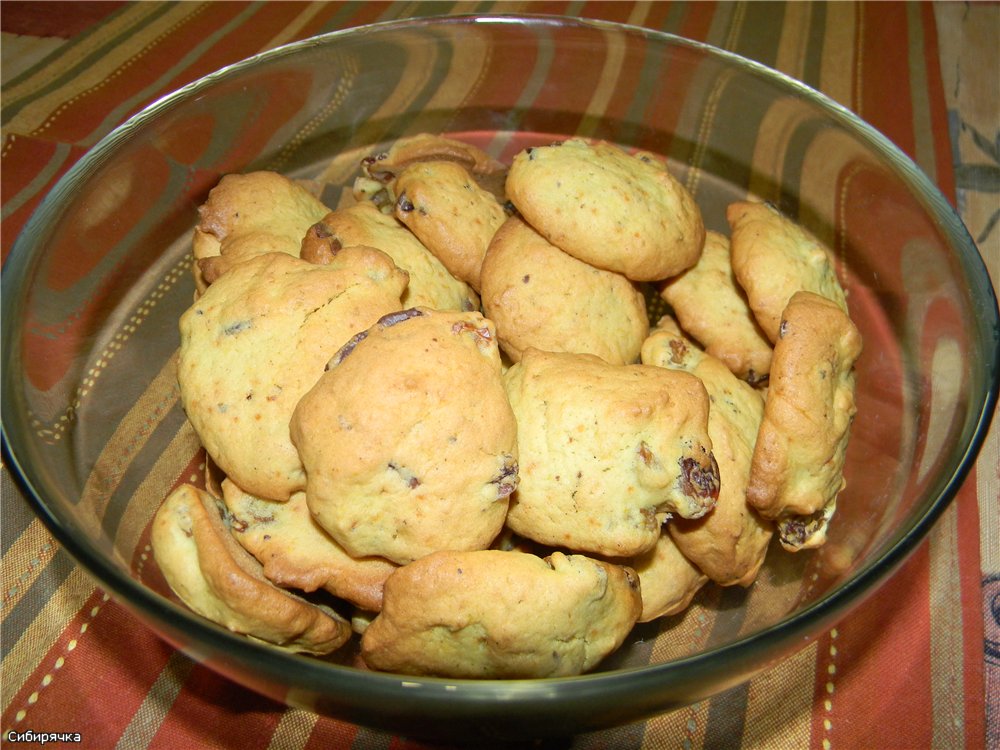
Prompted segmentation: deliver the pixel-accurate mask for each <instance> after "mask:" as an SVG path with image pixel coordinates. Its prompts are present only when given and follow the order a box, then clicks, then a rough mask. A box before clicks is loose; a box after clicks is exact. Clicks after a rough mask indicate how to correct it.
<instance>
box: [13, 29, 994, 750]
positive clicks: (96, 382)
mask: <svg viewBox="0 0 1000 750" xmlns="http://www.w3.org/2000/svg"><path fill="white" fill-rule="evenodd" d="M418 132H434V133H446V134H452V135H457V136H459V137H462V138H466V139H470V140H472V141H473V142H475V143H477V144H479V145H481V146H483V147H484V148H486V149H487V150H489V151H490V152H491V153H492V154H493V155H495V156H497V157H499V158H501V159H509V158H510V157H511V156H512V155H513V153H515V152H516V151H517V150H519V149H520V148H522V147H524V146H526V145H531V144H540V143H548V142H550V141H553V140H557V139H560V138H564V137H566V136H569V135H574V134H575V135H582V136H586V137H594V138H602V139H606V140H609V141H613V142H616V143H619V144H622V145H625V146H630V147H638V148H642V149H646V150H649V151H653V152H656V153H659V154H662V155H664V156H666V157H667V158H668V159H669V160H670V163H671V167H672V169H673V170H674V173H675V174H676V175H677V176H678V177H679V178H680V179H681V180H682V181H684V182H685V184H686V185H687V186H688V187H689V188H690V189H691V190H692V191H693V192H694V194H695V197H696V199H697V201H698V203H699V204H700V205H701V207H702V211H703V213H704V215H705V219H706V223H707V225H708V226H709V227H710V228H714V229H718V230H720V231H727V228H726V224H725V215H724V209H725V206H726V204H727V203H728V202H730V201H731V200H734V199H741V198H743V197H745V196H747V195H753V196H756V197H758V198H762V199H765V200H769V201H771V202H772V203H774V204H776V205H777V206H778V207H780V208H781V209H782V210H783V211H784V212H786V213H787V214H789V215H791V216H792V217H795V218H797V219H798V220H799V221H800V222H802V223H803V224H804V225H806V226H807V227H809V228H810V229H811V230H812V231H813V232H815V233H816V234H817V235H819V236H820V237H821V238H823V239H824V240H826V241H827V242H829V243H830V246H831V247H833V248H834V250H835V253H836V256H837V259H838V263H839V265H840V268H839V270H840V271H841V273H842V276H843V278H844V279H845V280H846V286H847V289H848V292H849V299H850V307H851V313H852V317H853V318H854V320H855V321H856V323H857V324H858V327H859V328H860V330H861V332H862V334H863V336H864V339H865V351H864V354H863V355H862V358H861V360H860V362H859V364H858V416H857V419H856V421H855V423H854V427H853V432H852V439H851V444H850V450H849V455H848V464H847V469H846V472H847V480H848V484H847V489H846V490H845V492H844V493H843V495H842V496H841V500H840V503H839V508H838V513H837V516H836V517H835V519H834V523H833V524H832V527H831V533H830V539H829V542H828V543H827V545H826V546H825V547H823V548H822V549H820V550H818V551H815V552H805V553H800V554H797V555H791V554H787V553H783V552H782V551H781V550H780V549H774V550H772V551H771V554H770V555H769V557H768V560H767V562H766V564H765V567H764V569H763V571H762V573H761V576H760V578H759V580H758V581H757V582H756V583H755V584H754V585H753V586H752V587H751V588H749V589H747V590H743V589H731V588H730V589H719V588H716V587H711V588H707V589H705V590H704V591H703V592H702V593H701V594H700V595H699V596H698V598H697V599H696V600H695V602H694V604H693V605H692V607H691V608H690V609H689V610H688V611H687V612H686V613H684V614H683V615H678V616H676V617H671V618H667V619H664V620H661V621H657V622H654V623H649V624H647V625H643V626H640V627H637V628H636V629H635V631H634V633H633V635H632V637H631V638H630V639H629V640H628V641H627V642H626V644H625V646H624V647H623V648H622V650H621V651H620V652H619V653H617V654H615V655H614V656H613V657H612V658H610V659H609V660H608V661H607V662H606V663H605V664H604V665H602V667H601V668H600V669H599V670H598V671H597V672H595V673H593V674H589V675H585V676H581V677H576V678H564V679H551V680H518V681H463V680H444V679H420V678H411V677H405V678H402V677H400V676H394V675H391V674H376V673H372V672H369V671H365V670H364V669H361V668H359V666H358V664H357V661H356V653H354V652H350V651H349V652H347V653H345V654H342V655H339V656H338V657H336V658H335V659H333V660H320V659H315V658H307V657H300V656H292V655H288V654H286V653H283V652H280V651H278V650H275V649H272V648H269V647H267V646H264V645H260V644H257V643H253V642H250V641H248V640H246V639H244V638H241V637H238V636H235V635H232V634H230V633H228V632H226V631H225V630H223V629H220V628H218V627H216V626H214V625H212V624H211V623H208V622H206V621H204V620H202V619H200V618H199V617H197V616H195V615H193V614H192V613H190V612H189V611H188V610H187V609H186V608H184V607H183V606H181V605H179V604H177V603H176V600H175V599H174V598H173V597H172V595H171V594H170V592H169V590H168V589H167V587H166V586H165V584H164V582H163V580H162V578H161V577H160V575H159V573H158V571H157V570H156V566H155V564H154V563H153V562H152V561H151V557H150V555H149V548H148V540H149V522H150V520H151V518H152V515H153V513H154V512H155V510H156V508H157V506H158V505H159V503H160V502H161V501H162V499H163V498H164V496H165V495H166V494H167V492H168V491H169V490H170V489H171V488H172V487H173V486H174V485H175V484H176V483H178V482H180V481H187V480H191V479H196V478H198V477H199V476H200V475H201V473H202V469H201V464H202V462H203V457H202V456H201V455H200V453H199V452H198V446H197V441H196V439H195V438H194V435H193V433H192V432H191V429H190V427H189V426H188V425H187V423H186V420H185V417H184V414H183V412H182V410H181V408H180V405H179V402H178V398H177V389H176V383H175V379H174V363H175V359H174V355H175V352H176V349H177V345H178V331H177V320H178V316H179V315H180V313H181V312H182V311H183V310H184V309H185V308H186V307H187V305H188V304H190V302H191V300H192V294H193V282H192V277H191V269H190V258H189V249H190V248H189V242H190V233H191V230H192V228H193V226H194V224H195V221H196V207H197V206H198V205H199V204H200V203H201V202H203V201H204V199H205V197H206V194H207V191H208V190H209V189H210V188H211V187H212V186H213V185H214V184H215V183H216V182H217V181H218V179H219V178H220V177H221V176H222V175H223V174H225V173H227V172H236V171H246V170H250V169H273V170H276V171H280V172H284V173H286V174H289V175H294V176H298V177H304V178H316V177H322V178H323V179H324V180H326V181H329V182H331V183H333V185H338V184H344V185H347V184H350V180H351V179H352V178H353V176H354V174H355V173H356V168H357V164H358V159H359V158H360V157H361V156H364V155H367V154H368V153H370V152H372V151H374V150H376V149H377V148H378V147H379V146H380V144H384V143H387V142H389V141H391V140H393V139H395V138H397V137H399V136H402V135H407V134H414V133H418ZM336 193H337V191H336V189H335V188H331V189H330V190H329V191H328V192H327V193H326V194H325V196H326V197H327V198H328V205H329V204H330V201H333V202H335V200H336ZM2 305H3V308H2V312H3V320H4V327H3V354H2V356H3V362H4V368H3V435H4V442H5V448H6V451H7V453H8V455H7V459H8V461H9V465H10V466H11V467H12V468H14V469H16V471H17V472H19V474H20V476H21V478H22V480H23V483H24V486H25V488H26V491H27V492H28V493H29V495H30V497H31V499H32V501H33V503H34V504H35V509H36V511H37V513H38V514H39V515H40V516H41V518H42V519H43V520H44V521H45V522H46V523H47V525H48V526H49V527H50V528H51V529H52V532H53V533H54V535H55V536H56V537H57V539H58V540H59V541H60V542H61V543H62V544H63V545H64V546H65V547H66V548H67V549H68V550H69V551H70V552H71V553H72V554H73V555H74V556H75V557H76V558H77V559H78V560H79V562H80V563H81V564H82V565H83V566H84V567H85V568H87V569H88V570H89V571H90V572H91V573H92V574H93V575H94V576H95V577H96V578H97V579H98V580H99V581H100V583H101V585H102V586H104V587H105V588H106V589H107V590H108V591H109V592H111V593H112V594H113V595H114V596H115V597H116V598H117V599H118V600H119V601H121V602H122V603H123V604H124V605H126V606H127V607H128V608H130V609H131V611H132V612H134V613H135V615H136V616H137V617H138V618H139V619H140V620H142V621H143V622H144V623H146V624H147V625H148V626H149V627H150V628H152V629H153V630H154V631H155V632H157V633H159V634H160V635H161V636H162V637H163V638H165V639H166V640H167V641H169V642H170V643H172V644H174V645H176V646H177V647H178V648H180V649H183V650H184V651H185V652H186V653H188V654H190V655H191V656H193V657H194V658H196V659H199V660H203V661H204V662H205V663H207V664H208V665H210V666H211V667H213V668H214V669H216V670H218V671H219V672H220V673H222V674H225V675H227V676H229V677H231V678H232V679H233V680H235V681H236V682H239V683H242V684H243V685H246V686H249V687H251V688H253V689H256V690H258V691H260V692H262V693H264V694H266V695H268V696H271V697H273V698H276V699H278V700H281V701H285V702H287V703H288V704H290V705H294V706H300V707H305V708H308V709H312V710H314V711H316V712H319V713H326V714H329V715H331V716H335V717H338V718H341V719H345V720H348V721H352V722H356V723H359V724H363V725H369V726H373V727H378V728H383V729H388V730H394V731H400V732H405V733H407V734H409V735H411V736H412V735H418V736H438V737H440V736H445V735H452V736H460V737H462V738H464V739H466V740H470V738H474V737H477V736H483V737H512V736H516V735H529V736H541V735H562V734H570V733H577V732H581V731H585V730H591V729H596V728H600V727H606V726H610V725H615V724H621V723H626V722H630V721H633V720H637V719H641V718H643V717H646V716H648V715H651V714H653V713H657V712H662V711H665V710H668V709H671V708H675V707H679V706H683V705H687V704H690V703H693V702H695V701H698V700H701V699H703V698H705V697H708V696H710V695H712V694H715V693H717V692H719V691H722V690H724V689H726V688H728V687H731V686H733V685H735V684H738V683H740V682H742V681H744V680H746V679H748V678H750V677H751V676H752V675H754V674H755V673H757V672H759V671H761V670H764V669H766V668H767V667H768V666H770V665H773V664H774V663H775V662H776V661H778V660H781V659H783V658H785V657H787V656H789V655H791V654H792V653H794V652H795V651H797V650H798V649H800V648H802V647H803V646H805V645H806V644H807V643H808V642H809V641H810V639H812V638H814V637H816V636H818V635H819V634H820V633H822V632H823V631H824V630H825V629H827V628H829V627H830V626H831V625H833V624H834V623H835V622H836V621H837V620H838V619H839V618H842V617H843V616H844V615H845V614H846V613H847V612H848V611H849V610H850V609H851V608H852V607H854V606H855V605H857V604H858V603H859V602H860V601H861V600H862V599H863V598H864V597H865V596H867V595H869V594H870V593H871V592H872V591H873V590H874V589H875V587H876V586H877V585H878V584H879V583H881V582H882V581H884V580H885V579H886V578H887V577H888V576H889V575H890V574H891V573H892V572H893V570H894V569H895V568H896V567H897V566H898V565H899V564H900V563H901V562H902V561H903V560H904V558H905V557H906V556H907V555H908V554H909V553H910V552H911V551H912V550H913V549H914V547H915V546H916V545H917V544H918V543H919V542H920V541H921V539H922V538H923V537H924V536H925V535H926V534H927V532H928V530H929V529H930V527H931V525H932V524H933V522H934V520H935V519H936V518H937V517H938V516H939V515H940V513H941V512H942V510H943V509H944V508H945V507H946V506H947V504H948V503H949V502H950V501H951V499H952V497H953V496H954V494H955V492H956V490H957V489H958V487H959V486H960V485H961V482H962V480H963V478H964V477H965V475H966V473H967V471H968V470H969V468H970V466H971V465H972V462H973V460H974V458H975V455H976V452H977V450H978V448H979V446H980V443H981V441H982V440H983V438H984V436H985V433H986V429H987V426H988V422H989V419H990V417H991V415H992V413H993V409H994V404H995V401H996V395H997V382H998V351H997V341H998V318H997V306H996V299H995V296H994V293H993V290H992V288H991V286H990V282H989V278H988V276H987V273H986V271H985V269H984V267H983V265H982V262H981V260H980V257H979V255H978V252H977V250H976V248H975V246H974V245H973V242H972V240H971V239H970V237H969V236H968V233H967V232H966V230H965V228H964V226H963V225H962V223H961V221H960V220H959V219H958V218H957V216H956V215H955V213H954V212H953V211H952V209H951V208H950V207H949V205H948V203H947V202H946V200H945V199H944V198H943V197H942V196H941V194H940V193H939V192H938V191H937V189H936V188H935V187H934V186H933V185H932V184H931V183H930V182H929V181H928V179H927V178H926V177H925V176H924V175H923V174H922V173H921V172H920V171H919V170H918V169H917V168H916V167H915V166H914V164H913V163H912V162H911V161H910V160H909V159H908V158H907V157H905V156H904V155H903V154H902V153H901V152H900V151H899V150H898V149H897V148H896V147H894V146H893V145H892V144H891V143H890V142H888V141H887V140H886V139H885V138H884V137H883V136H881V135H880V134H879V133H877V132H876V131H874V130H873V129H872V128H871V127H870V126H868V125H866V124H865V123H863V122H861V121H860V120H859V119H858V118H857V117H855V116H854V115H853V114H852V113H850V112H849V111H847V110H845V109H844V108H842V107H840V106H838V105H836V104H834V103H833V102H831V101H830V100H828V99H826V98H825V97H823V96H821V95H819V94H817V93H816V92H815V91H813V90H811V89H809V88H807V87H805V86H803V85H801V84H799V83H797V82H795V81H793V80H791V79H789V78H786V77H784V76H782V75H780V74H778V73H775V72H774V71H771V70H769V69H766V68H764V67H762V66H760V65H757V64H754V63H752V62H749V61H747V60H745V59H742V58H739V57H737V56H734V55H731V54H727V53H724V52H721V51H719V50H716V49H714V48H711V47H708V46H706V45H703V44H697V43H693V42H690V41H687V40H684V39H680V38H677V37H673V36H669V35H667V34H662V33H656V32H652V31H644V30H641V29H637V28H631V27H626V26H620V25H615V24H610V23H600V22H589V21H576V20H569V19H564V18H550V17H541V16H536V17H504V16H501V17H485V18H474V17H465V18H459V17H454V18H447V19H429V20H411V21H404V22H392V23H387V24H377V25H374V26H370V27H364V28H358V29H352V30H348V31H344V32H337V33H332V34H328V35H324V36H321V37H317V38H314V39H310V40H307V41H304V42H301V43H297V44H292V45H289V46H286V47H283V48H280V49H276V50H272V51H270V52H267V53H264V54H262V55H259V56H256V57H254V58H251V59H248V60H246V61H244V62H241V63H239V64H237V65H233V66H230V67H228V68H226V69H224V70H221V71H219V72H218V73H216V74H213V75H211V76H208V77H206V78H204V79H202V80H200V81H198V82H196V83H194V84H191V85H190V86H187V87H185V88H183V89H181V90H179V91H177V92H176V93H174V94H172V95H170V96H168V97H165V98H164V99H162V100H160V101H158V102H156V103H154V104H153V105H151V106H150V107H149V108H147V109H146V110H144V111H143V112H141V113H140V114H138V115H137V116H135V117H134V118H132V119H131V120H130V121H128V122H127V123H125V124H124V125H122V126H121V127H119V128H118V129H117V130H115V131H114V132H113V133H111V134H110V135H109V136H108V137H107V138H105V139H104V140H102V141H101V142H100V143H99V144H98V145H97V146H96V147H95V148H94V149H93V150H92V151H91V152H90V153H88V154H87V155H86V156H85V157H84V158H82V159H81V160H80V161H79V162H78V163H77V164H76V166H75V167H74V168H73V169H72V170H71V171H70V172H69V173H68V174H67V175H66V176H65V177H64V178H63V179H62V180H61V181H60V182H59V183H58V185H57V186H56V188H55V189H54V190H53V191H52V193H51V194H50V195H49V196H48V197H47V198H46V200H45V201H44V203H43V204H42V205H41V206H40V208H39V209H38V211H37V212H36V214H35V215H34V216H33V217H32V219H31V221H30V222H29V224H28V225H27V227H26V228H25V230H24V232H23V234H22V236H21V237H20V238H19V240H18V241H17V243H16V245H15V247H14V249H13V251H12V253H11V256H10V259H9V261H8V263H7V265H6V267H5V268H4V271H3V299H2ZM653 315H654V316H655V315H656V311H654V312H653ZM123 658H124V655H123ZM514 718H516V719H517V721H512V720H511V719H514Z"/></svg>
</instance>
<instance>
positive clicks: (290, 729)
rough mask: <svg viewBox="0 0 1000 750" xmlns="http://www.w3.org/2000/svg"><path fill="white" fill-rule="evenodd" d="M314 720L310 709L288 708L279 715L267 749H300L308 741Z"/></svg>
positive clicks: (314, 716)
mask: <svg viewBox="0 0 1000 750" xmlns="http://www.w3.org/2000/svg"><path fill="white" fill-rule="evenodd" d="M316 720H317V716H316V714H314V713H313V712H312V711H304V710H303V709H301V708H289V709H288V710H287V711H285V712H284V713H283V714H282V715H281V720H280V721H279V722H278V726H277V727H276V728H275V730H274V734H272V735H271V742H270V743H268V746H267V750H302V748H304V747H305V746H306V745H307V744H308V742H309V736H310V735H311V734H312V732H313V729H314V728H315V727H316Z"/></svg>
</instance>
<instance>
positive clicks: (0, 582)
mask: <svg viewBox="0 0 1000 750" xmlns="http://www.w3.org/2000/svg"><path fill="white" fill-rule="evenodd" d="M5 502H6V501H5ZM58 549H59V547H58V545H57V544H56V542H55V540H54V539H53V538H52V535H51V534H49V532H48V529H46V528H45V524H43V523H42V522H41V521H39V520H38V519H37V518H36V519H34V520H32V521H31V523H29V524H28V528H26V529H25V530H24V531H22V532H21V534H20V536H18V538H17V539H15V540H14V542H13V544H11V545H10V548H8V550H7V552H6V553H5V554H4V556H3V565H2V566H0V568H2V570H0V586H2V587H3V605H2V606H0V612H3V616H4V617H6V616H7V613H8V612H10V611H11V609H13V608H14V607H15V606H16V605H17V603H18V602H19V601H21V599H22V598H23V596H24V594H25V592H26V591H28V590H29V589H30V588H31V586H32V584H34V582H35V581H36V580H37V579H38V577H39V576H40V575H41V574H42V571H43V570H45V566H46V565H48V564H49V561H50V560H51V559H52V558H53V556H54V555H55V554H56V552H57V551H58Z"/></svg>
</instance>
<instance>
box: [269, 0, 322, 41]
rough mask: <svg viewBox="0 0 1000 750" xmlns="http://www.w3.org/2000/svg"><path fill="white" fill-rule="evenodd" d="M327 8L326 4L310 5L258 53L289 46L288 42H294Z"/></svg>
mask: <svg viewBox="0 0 1000 750" xmlns="http://www.w3.org/2000/svg"><path fill="white" fill-rule="evenodd" d="M325 7H326V3H315V2H314V3H309V4H308V5H307V6H306V7H305V9H304V10H302V11H301V12H300V13H299V14H298V15H297V16H296V17H295V18H294V19H293V20H292V21H290V22H289V23H287V24H285V26H284V28H282V29H281V31H279V32H278V33H277V34H275V35H274V36H273V37H271V38H270V39H268V40H267V42H266V43H265V44H264V46H263V47H261V48H260V50H258V51H259V52H265V51H267V50H269V49H274V48H275V47H280V46H281V45H283V44H288V42H291V41H294V40H295V38H296V36H297V35H298V33H299V32H300V31H301V30H302V27H304V26H305V25H306V24H307V23H309V22H310V21H311V20H312V19H313V18H315V17H316V15H317V14H318V13H319V12H320V11H322V10H323V9H324V8H325Z"/></svg>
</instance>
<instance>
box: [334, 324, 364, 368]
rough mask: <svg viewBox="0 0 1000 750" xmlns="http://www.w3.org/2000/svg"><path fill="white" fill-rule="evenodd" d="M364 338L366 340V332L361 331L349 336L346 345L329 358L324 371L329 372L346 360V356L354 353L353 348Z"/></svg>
mask: <svg viewBox="0 0 1000 750" xmlns="http://www.w3.org/2000/svg"><path fill="white" fill-rule="evenodd" d="M366 338H368V331H361V332H359V333H356V334H354V335H353V336H351V338H350V339H348V340H347V343H346V344H344V345H343V346H342V347H340V349H338V350H337V353H336V354H334V355H333V357H331V358H330V361H329V362H327V363H326V369H327V370H331V369H333V368H334V367H336V366H337V365H339V364H340V363H341V362H343V361H344V360H345V359H347V355H349V354H350V353H351V352H353V351H354V347H356V346H357V345H358V344H360V343H361V342H362V341H364V340H365V339H366Z"/></svg>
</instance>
